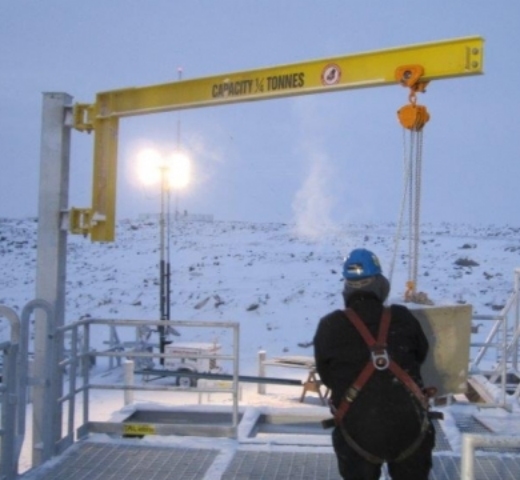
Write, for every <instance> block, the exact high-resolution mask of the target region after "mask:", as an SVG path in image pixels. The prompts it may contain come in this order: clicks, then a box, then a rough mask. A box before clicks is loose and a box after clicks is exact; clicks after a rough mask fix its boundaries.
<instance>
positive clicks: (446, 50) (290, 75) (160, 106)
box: [73, 37, 484, 242]
mask: <svg viewBox="0 0 520 480" xmlns="http://www.w3.org/2000/svg"><path fill="white" fill-rule="evenodd" d="M483 58H484V40H483V39H482V38H481V37H466V38H458V39H452V40H444V41H439V42H431V43H423V44H417V45H411V46H406V47H398V48H391V49H387V50H379V51H373V52H365V53H359V54H355V55H347V56H342V57H331V58H326V59H321V60H313V61H308V62H303V63H295V64H290V65H280V66H274V67H268V68H263V69H257V70H250V71H244V72H236V73H229V74H222V75H216V76H212V77H205V78H199V79H193V80H183V81H177V82H172V83H166V84H160V85H153V86H148V87H139V88H125V89H119V90H113V91H108V92H102V93H98V94H97V97H96V103H94V104H77V105H76V106H75V110H74V127H75V128H76V129H78V130H80V131H88V132H90V131H94V138H95V144H94V173H93V186H92V207H91V208H90V209H86V210H84V211H85V212H87V214H82V215H83V216H81V217H78V218H75V219H74V225H73V226H74V228H73V231H75V232H78V233H79V232H81V233H83V234H88V233H90V236H91V239H92V241H107V242H110V241H113V240H114V238H115V213H116V205H115V202H116V183H117V182H116V175H117V146H118V127H119V118H120V117H128V116H134V115H144V114H150V113H157V112H166V111H171V110H180V109H186V108H197V107H205V106H213V105H223V104H227V103H237V102H248V101H254V100H266V99H270V98H279V97H287V96H294V95H304V94H316V93H327V92H334V91H341V90H347V89H354V88H364V87H377V86H384V85H392V84H396V83H397V80H396V76H395V75H396V70H397V69H398V68H399V67H403V66H407V67H408V66H419V68H422V69H423V71H424V73H423V75H422V76H420V81H421V82H426V81H431V80H437V79H443V78H450V77H461V76H468V75H477V74H481V73H483ZM82 211H83V210H82Z"/></svg>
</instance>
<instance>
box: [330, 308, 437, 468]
mask: <svg viewBox="0 0 520 480" xmlns="http://www.w3.org/2000/svg"><path fill="white" fill-rule="evenodd" d="M344 313H345V316H346V317H347V318H348V319H349V320H350V322H351V323H352V324H353V325H354V327H355V328H356V330H357V331H358V332H359V334H360V335H361V336H362V337H363V340H364V341H365V343H366V344H367V346H368V347H369V349H370V351H371V353H372V359H371V360H369V361H368V362H367V364H366V365H365V367H364V368H363V370H361V373H360V374H359V375H358V376H357V378H356V380H354V382H353V383H352V385H351V386H350V387H349V388H348V389H347V391H346V392H345V395H344V396H343V398H342V400H341V403H340V405H339V407H338V408H337V409H336V410H335V412H334V423H335V424H336V426H338V427H339V428H340V429H341V432H342V434H343V437H344V438H345V440H346V441H347V443H348V444H349V445H350V446H351V447H352V448H353V449H354V450H355V451H357V453H359V454H360V455H362V456H363V457H364V458H366V459H367V460H368V461H370V462H372V463H384V462H385V460H384V459H381V458H378V457H376V456H375V455H372V454H371V453H369V452H367V451H365V450H364V449H362V448H361V447H360V446H359V445H358V444H357V443H356V442H355V441H354V439H352V438H351V437H350V435H349V434H348V432H347V431H346V430H345V428H344V426H343V424H342V420H343V417H344V416H345V414H346V413H347V412H348V410H349V408H350V406H351V405H352V403H353V402H354V401H355V399H356V398H357V396H358V394H359V392H360V390H361V389H362V388H363V386H364V385H365V384H366V383H367V382H368V380H369V379H370V377H371V376H372V375H373V373H374V371H375V370H376V369H378V370H385V369H387V368H388V369H389V370H390V371H391V372H392V373H393V374H394V375H395V377H397V378H398V379H399V380H400V381H401V383H402V384H403V385H404V386H405V387H406V388H407V389H408V390H409V391H410V392H411V393H412V394H413V395H414V396H415V397H416V398H417V400H418V401H419V404H420V405H421V407H422V408H423V409H424V410H425V412H426V411H427V410H428V399H427V397H426V396H425V395H424V393H423V392H422V390H421V389H420V388H419V386H418V385H417V383H415V381H414V380H413V379H412V377H410V375H409V374H408V373H407V372H406V371H405V370H403V369H402V368H401V367H400V366H399V365H398V364H397V363H396V362H395V361H394V360H392V359H391V358H389V356H388V353H387V352H386V346H387V345H386V340H387V337H388V331H389V328H390V321H391V312H390V309H389V308H384V309H383V314H382V317H381V322H380V325H379V332H378V334H377V341H376V340H374V337H373V336H372V334H371V333H370V331H369V330H368V328H367V326H366V325H365V323H364V322H363V321H362V320H361V319H360V318H359V316H358V315H357V313H356V312H355V311H354V310H352V309H350V308H347V309H346V310H345V312H344ZM429 426H430V421H429V418H428V415H426V414H425V415H424V416H423V419H422V424H421V430H420V432H419V435H418V437H417V438H416V439H415V440H414V441H413V442H412V443H411V444H410V445H409V446H408V447H407V448H406V449H405V450H404V451H403V452H401V454H400V455H399V456H398V457H397V458H396V459H395V460H394V461H396V462H398V461H401V460H403V459H405V458H406V457H408V456H409V455H411V454H412V453H413V452H414V451H415V450H416V449H417V447H418V446H419V445H420V444H421V443H422V441H423V439H424V436H425V435H426V432H427V430H428V427H429Z"/></svg>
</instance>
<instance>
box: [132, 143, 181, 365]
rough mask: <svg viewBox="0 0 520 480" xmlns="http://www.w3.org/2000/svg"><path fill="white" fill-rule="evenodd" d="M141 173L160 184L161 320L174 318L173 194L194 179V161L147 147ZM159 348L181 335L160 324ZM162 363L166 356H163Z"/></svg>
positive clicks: (148, 179) (146, 179) (140, 157)
mask: <svg viewBox="0 0 520 480" xmlns="http://www.w3.org/2000/svg"><path fill="white" fill-rule="evenodd" d="M138 160H139V164H138V169H139V175H140V177H141V178H142V180H143V181H144V182H145V183H148V184H152V183H159V185H160V195H161V210H160V213H159V311H160V320H161V321H167V320H170V319H171V317H170V308H171V301H170V295H171V288H170V285H171V269H170V237H171V232H170V222H171V212H170V203H171V202H170V195H171V189H172V188H175V190H176V191H177V190H178V189H180V188H183V187H185V186H186V185H187V184H188V183H189V179H190V168H191V166H190V160H189V158H188V157H187V156H186V155H185V154H183V153H182V152H180V151H176V152H174V153H173V154H171V155H170V156H168V157H163V156H161V155H160V154H159V153H158V152H157V151H156V150H150V149H149V150H144V151H143V152H141V153H140V155H139V157H138ZM157 330H158V333H159V350H160V353H164V347H165V345H167V344H168V343H170V342H168V340H167V337H168V334H169V333H172V334H173V335H179V333H178V332H177V331H176V330H175V329H174V328H171V327H165V326H163V325H160V326H159V328H158V329H157ZM161 365H164V359H163V358H161Z"/></svg>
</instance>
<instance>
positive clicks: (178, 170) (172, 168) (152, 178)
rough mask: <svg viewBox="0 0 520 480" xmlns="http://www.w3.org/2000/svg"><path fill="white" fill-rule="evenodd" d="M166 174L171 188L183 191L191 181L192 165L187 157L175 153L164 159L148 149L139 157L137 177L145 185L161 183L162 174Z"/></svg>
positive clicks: (155, 151)
mask: <svg viewBox="0 0 520 480" xmlns="http://www.w3.org/2000/svg"><path fill="white" fill-rule="evenodd" d="M163 171H164V173H165V174H166V176H167V177H166V178H167V180H166V181H167V185H168V187H169V188H173V189H181V188H184V187H186V185H188V183H189V181H190V174H191V164H190V159H189V158H188V156H187V155H185V154H183V153H181V152H175V153H173V154H171V155H170V156H169V157H166V158H164V157H163V156H161V154H160V153H159V152H158V151H157V150H154V149H151V148H147V149H145V150H143V151H141V152H140V153H139V155H138V157H137V175H138V177H139V179H140V181H141V183H143V184H144V185H154V184H159V183H160V182H161V175H162V172H163Z"/></svg>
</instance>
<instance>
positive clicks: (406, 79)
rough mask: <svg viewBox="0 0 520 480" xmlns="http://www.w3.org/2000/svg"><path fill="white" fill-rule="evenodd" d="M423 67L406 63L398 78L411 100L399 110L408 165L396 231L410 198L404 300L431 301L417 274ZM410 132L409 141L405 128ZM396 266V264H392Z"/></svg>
mask: <svg viewBox="0 0 520 480" xmlns="http://www.w3.org/2000/svg"><path fill="white" fill-rule="evenodd" d="M423 74H424V69H423V67H422V66H420V65H406V66H403V67H399V68H398V69H397V70H396V72H395V75H396V79H397V80H398V81H399V83H400V84H401V85H403V86H404V87H408V88H409V89H410V94H409V96H408V100H409V103H408V104H407V105H405V106H403V107H402V108H401V109H399V110H398V112H397V116H398V118H399V122H400V123H401V125H402V126H403V152H404V164H405V165H404V166H405V182H404V193H403V202H402V209H401V215H400V221H399V226H398V233H397V235H396V247H395V249H396V252H395V254H394V261H395V255H396V253H397V241H398V238H399V237H400V230H401V227H402V221H403V214H404V206H405V203H406V199H408V226H409V232H408V239H409V244H408V258H409V264H408V281H407V283H406V292H405V301H408V302H415V303H431V302H430V300H429V299H428V297H427V295H426V294H424V293H422V292H418V291H417V277H418V265H419V246H420V228H421V226H420V219H421V215H420V213H421V180H422V178H421V177H422V150H423V127H424V125H426V123H427V122H428V120H429V119H430V114H429V113H428V110H427V109H426V107H425V106H424V105H418V104H417V92H424V91H425V90H426V85H427V84H428V82H427V81H422V80H421V77H422V75H423ZM407 131H408V132H409V135H408V141H407V138H406V137H407V135H406V132H407ZM392 268H393V266H392Z"/></svg>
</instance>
